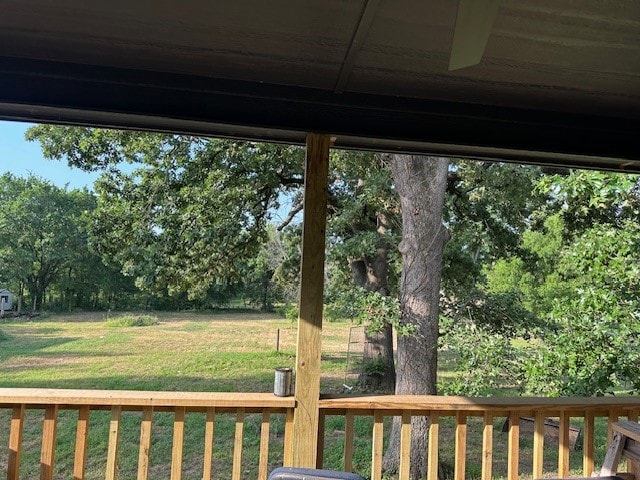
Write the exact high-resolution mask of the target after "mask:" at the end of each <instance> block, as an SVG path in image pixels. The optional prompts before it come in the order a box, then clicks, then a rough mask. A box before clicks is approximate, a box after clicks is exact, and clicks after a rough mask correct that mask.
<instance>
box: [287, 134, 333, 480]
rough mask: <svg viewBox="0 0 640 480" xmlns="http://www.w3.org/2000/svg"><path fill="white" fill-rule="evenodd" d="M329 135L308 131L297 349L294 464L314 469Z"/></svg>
mask: <svg viewBox="0 0 640 480" xmlns="http://www.w3.org/2000/svg"><path fill="white" fill-rule="evenodd" d="M329 144H330V138H329V136H328V135H320V134H308V135H307V156H306V166H305V186H304V220H303V227H302V261H301V269H300V313H299V318H298V340H297V353H296V393H295V399H296V409H295V412H294V419H293V436H294V442H295V445H296V448H295V449H294V450H293V466H295V467H310V468H313V467H314V466H315V464H316V452H317V448H318V443H317V442H318V401H319V396H320V354H321V336H320V333H321V331H322V310H323V291H324V257H325V233H326V215H327V177H328V169H329Z"/></svg>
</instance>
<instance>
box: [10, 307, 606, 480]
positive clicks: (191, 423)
mask: <svg viewBox="0 0 640 480" xmlns="http://www.w3.org/2000/svg"><path fill="white" fill-rule="evenodd" d="M114 316H116V315H114V314H111V317H114ZM157 317H158V323H157V324H155V325H148V326H140V327H129V326H126V325H127V322H121V321H120V322H119V321H114V319H113V318H107V316H106V314H105V313H90V314H87V313H84V314H73V315H56V316H52V317H48V318H35V319H32V320H29V321H17V320H15V321H6V320H5V321H2V323H0V330H1V331H2V332H4V334H5V335H4V336H5V337H6V338H5V339H4V340H2V341H0V387H51V388H81V389H126V390H172V391H230V392H245V391H253V392H271V391H272V390H273V375H274V374H273V371H274V368H275V367H278V366H291V367H293V366H294V363H295V342H296V325H295V323H292V322H290V321H288V320H284V319H281V318H278V317H277V316H275V315H264V314H258V313H242V314H239V313H216V314H205V313H158V314H157ZM123 325H125V326H123ZM349 327H350V324H349V323H347V322H329V323H325V326H324V329H323V362H322V384H321V391H322V392H323V393H341V392H342V391H343V383H344V379H345V378H344V374H345V366H346V352H347V343H348V338H349ZM278 330H279V332H280V348H279V351H276V336H277V332H278ZM454 363H455V360H454V359H450V358H447V359H446V361H444V362H442V366H444V368H445V371H443V372H442V375H443V376H446V375H450V374H451V372H450V371H446V369H450V368H452V366H453V364H454ZM91 415H92V416H91V422H90V423H91V429H90V440H89V445H90V447H89V459H90V461H89V464H88V467H87V468H88V478H96V479H97V478H102V477H103V476H104V466H105V463H106V451H107V444H106V442H107V430H108V423H109V413H108V412H100V411H95V412H92V414H91ZM9 416H10V412H7V411H4V412H0V445H7V439H8V433H9V432H8V428H7V427H6V426H7V425H8V420H9ZM75 416H76V413H75V412H71V411H61V412H60V421H59V427H58V444H57V451H56V458H57V459H58V461H57V463H58V467H57V468H58V471H57V472H56V478H61V479H62V478H69V477H70V476H71V475H70V472H71V470H72V462H73V445H74V438H75V420H76V417H75ZM273 417H274V418H272V442H271V443H272V446H273V448H272V451H271V465H273V466H277V465H279V464H281V462H282V447H281V445H282V432H283V419H282V418H281V416H278V415H274V416H273ZM447 420H448V419H443V422H442V425H441V437H440V438H441V440H440V442H441V452H440V458H441V460H442V461H444V462H445V463H446V464H451V463H452V460H453V438H454V434H453V422H452V421H451V422H449V421H447ZM477 420H478V419H476V418H470V419H469V432H468V455H467V478H479V476H480V465H481V463H480V461H481V453H482V452H481V447H480V446H481V441H482V429H481V423H480V422H479V421H477ZM172 421H173V420H172V416H171V415H169V414H165V413H156V414H155V416H154V427H153V429H154V430H153V444H152V465H151V475H152V478H154V479H155V478H169V468H170V457H171V436H172ZM234 421H235V416H233V415H223V416H220V418H217V419H216V444H215V446H214V452H215V453H214V455H215V467H216V471H217V476H216V478H219V479H225V478H229V477H230V469H231V461H232V459H231V457H230V455H229V454H228V453H229V452H230V451H231V445H232V443H233V434H234ZM502 421H503V420H502V419H500V420H496V423H495V433H494V451H495V458H494V472H495V476H497V477H504V475H505V473H506V451H507V448H506V434H503V433H502V432H501V431H500V430H501V426H502ZM186 424H187V425H186V432H187V436H186V439H185V451H184V465H185V468H184V475H185V476H184V478H187V479H197V478H200V477H201V474H202V465H201V455H202V449H203V438H204V418H203V415H200V414H189V415H188V416H187V420H186ZM139 425H140V418H139V415H138V414H135V413H125V414H124V415H123V422H122V426H121V433H120V438H121V448H120V452H121V453H120V454H119V468H120V478H123V479H128V478H135V471H136V468H137V447H138V437H139ZM245 425H246V427H245V428H246V430H245V461H244V464H243V465H244V466H246V468H245V470H244V473H245V475H244V477H245V478H247V479H253V478H256V465H257V443H258V440H259V429H260V417H258V416H248V417H247V421H246V423H245ZM41 428H42V412H38V411H30V412H29V415H28V417H27V425H26V429H25V440H24V453H23V460H22V469H21V472H22V474H23V478H35V477H37V476H38V468H39V454H40V453H39V448H40V445H39V443H38V442H39V441H40V440H39V439H40V432H41ZM604 429H605V427H604V425H599V430H600V432H601V433H604V431H605V430H604ZM343 430H344V420H343V418H341V417H328V419H327V431H326V448H325V458H326V463H325V467H327V468H336V469H339V468H341V466H342V459H341V457H342V449H343V441H344V433H343ZM385 430H386V431H387V432H388V431H389V429H388V428H387V429H385ZM356 431H357V432H359V435H357V437H358V438H357V441H356V446H355V457H354V466H355V468H356V471H358V472H359V473H361V474H363V475H365V476H366V475H367V472H368V470H369V468H370V466H369V465H370V463H369V462H370V456H371V443H370V442H371V440H370V438H371V419H368V418H358V419H357V422H356ZM601 438H603V437H601ZM600 443H601V444H600V445H598V446H599V447H600V449H599V450H600V451H601V452H602V451H603V450H604V447H605V445H606V439H604V440H603V441H602V442H600ZM520 444H521V451H522V458H521V465H522V467H521V470H522V471H531V447H532V438H531V435H528V436H527V435H523V436H522V437H521V441H520ZM545 450H546V452H545V454H546V461H547V462H548V465H549V471H550V472H552V471H553V468H554V466H555V465H556V464H557V463H556V462H557V460H556V459H557V449H554V448H548V449H545ZM599 455H601V456H602V453H599ZM580 457H581V452H580V451H577V452H572V457H571V461H572V467H573V466H575V468H576V469H579V468H580V465H581V458H580ZM6 460H7V455H6V453H5V452H3V453H0V476H5V475H6V473H5V472H6ZM526 477H527V476H526V475H524V476H523V478H526Z"/></svg>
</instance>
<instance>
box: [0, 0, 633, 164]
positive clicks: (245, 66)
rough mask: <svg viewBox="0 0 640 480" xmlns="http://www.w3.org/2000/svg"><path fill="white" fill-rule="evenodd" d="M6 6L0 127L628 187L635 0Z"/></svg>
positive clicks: (74, 0)
mask: <svg viewBox="0 0 640 480" xmlns="http://www.w3.org/2000/svg"><path fill="white" fill-rule="evenodd" d="M457 8H458V2H456V1H453V0H451V1H449V0H447V1H442V0H360V1H356V0H273V1H264V0H261V1H258V0H216V1H211V0H191V1H182V2H179V1H177V0H176V1H167V0H160V1H155V2H150V1H137V0H110V1H108V2H97V1H86V0H83V1H81V0H56V1H55V2H54V1H51V0H4V1H2V2H1V3H0V11H1V13H2V14H1V15H0V117H1V118H7V119H25V120H35V121H54V122H65V123H80V124H93V125H103V126H121V127H132V128H150V129H157V130H168V131H184V132H194V133H204V134H212V135H225V136H232V137H243V138H255V139H266V140H275V141H286V142H293V143H302V142H303V141H304V133H305V132H306V131H319V132H328V133H331V134H335V135H336V142H335V144H336V146H344V147H352V148H363V149H374V150H398V151H411V152H421V153H434V154H451V155H460V156H468V157H476V158H494V159H505V160H515V161H525V162H538V163H547V164H564V165H586V166H591V167H595V168H612V169H618V168H620V169H626V170H631V171H640V142H639V141H638V132H640V4H639V3H638V2H637V0H605V1H603V0H583V1H576V2H567V1H566V0H540V1H536V2H531V1H527V0H504V1H503V2H502V3H501V5H500V7H499V9H498V13H497V16H496V18H495V22H494V23H493V26H492V28H491V30H490V35H489V40H488V43H487V46H486V49H485V52H484V56H483V58H482V61H481V62H480V64H478V65H475V66H471V67H467V68H464V69H461V70H456V71H448V65H449V55H450V50H451V45H452V38H453V32H454V26H455V23H456V13H457Z"/></svg>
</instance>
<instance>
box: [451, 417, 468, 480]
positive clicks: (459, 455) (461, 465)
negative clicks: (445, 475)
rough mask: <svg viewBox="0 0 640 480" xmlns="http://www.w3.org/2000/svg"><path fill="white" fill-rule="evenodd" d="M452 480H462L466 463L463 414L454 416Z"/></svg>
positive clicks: (465, 432) (465, 418)
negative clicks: (454, 437)
mask: <svg viewBox="0 0 640 480" xmlns="http://www.w3.org/2000/svg"><path fill="white" fill-rule="evenodd" d="M455 436H456V439H455V465H454V473H453V477H454V480H464V478H465V470H466V463H467V416H466V415H465V414H464V413H463V412H458V414H457V415H456V433H455Z"/></svg>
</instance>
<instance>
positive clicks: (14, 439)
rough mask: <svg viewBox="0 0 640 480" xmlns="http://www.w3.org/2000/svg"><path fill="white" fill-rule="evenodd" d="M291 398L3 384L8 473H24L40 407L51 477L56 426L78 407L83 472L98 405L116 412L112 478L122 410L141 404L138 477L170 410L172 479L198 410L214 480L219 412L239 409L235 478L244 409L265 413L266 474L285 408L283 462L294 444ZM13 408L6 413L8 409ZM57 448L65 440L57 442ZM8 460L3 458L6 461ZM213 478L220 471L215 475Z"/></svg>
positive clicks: (262, 472)
mask: <svg viewBox="0 0 640 480" xmlns="http://www.w3.org/2000/svg"><path fill="white" fill-rule="evenodd" d="M293 406H294V400H293V398H279V397H276V396H274V395H273V394H262V393H186V392H136V391H100V390H96V391H92V390H51V389H19V388H18V389H0V410H7V409H9V410H10V422H8V423H9V432H8V458H7V460H6V468H7V478H8V479H9V480H17V479H18V478H20V466H21V455H22V453H23V441H24V431H25V423H26V422H25V415H26V413H27V411H31V410H34V411H39V412H40V414H42V427H41V449H40V478H41V479H42V480H51V479H53V478H54V470H55V460H56V458H55V457H56V450H57V446H56V431H57V427H58V417H59V412H60V411H61V410H71V411H74V410H75V411H77V421H76V425H75V431H76V434H75V447H74V451H73V458H74V460H73V478H74V480H80V479H84V478H85V470H86V464H87V458H88V457H87V448H88V443H89V430H90V428H91V426H90V413H91V412H93V411H97V410H108V411H110V412H111V418H110V421H109V430H108V447H107V456H106V467H105V472H104V473H103V474H102V475H100V477H101V478H106V479H107V480H115V479H116V478H117V475H118V456H119V453H118V448H119V433H120V427H121V422H122V414H123V412H139V431H140V441H139V445H138V447H139V449H138V468H137V478H138V480H144V479H147V478H148V477H149V468H150V464H151V462H150V460H151V456H150V452H151V442H152V427H153V419H154V414H155V413H157V412H169V414H170V415H172V417H173V422H172V423H173V433H172V440H173V441H172V448H171V469H170V475H171V479H172V480H179V479H181V478H182V475H183V468H184V467H183V447H184V439H185V428H186V427H185V425H186V423H185V418H186V415H187V414H189V413H194V412H197V413H199V414H200V415H202V416H203V421H204V424H205V426H204V449H203V451H202V456H201V462H202V463H201V465H202V467H201V468H202V478H203V479H205V480H210V479H211V478H213V477H214V475H213V468H212V466H213V450H214V434H215V433H214V430H215V419H216V416H217V415H219V414H225V413H231V414H235V433H234V439H233V460H232V472H231V478H232V480H240V479H241V478H242V476H243V471H242V462H243V458H242V455H243V438H244V424H245V415H248V414H255V413H257V414H262V419H261V422H260V423H261V425H260V440H259V458H258V472H257V477H258V478H259V479H260V480H264V479H266V478H267V474H268V471H267V470H268V458H269V444H270V425H271V420H270V419H271V415H272V414H281V416H284V422H283V423H284V428H283V436H284V440H283V455H284V458H283V459H282V461H283V462H284V463H285V464H286V463H288V462H289V457H290V456H291V452H292V440H291V424H292V421H293ZM7 416H8V415H7ZM58 448H61V447H60V446H58ZM2 463H4V461H0V465H2ZM215 478H220V477H219V475H215Z"/></svg>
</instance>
